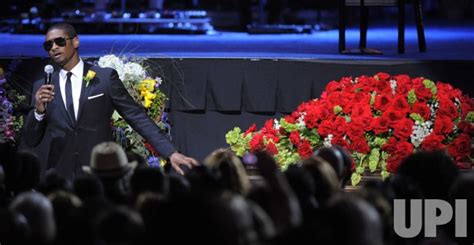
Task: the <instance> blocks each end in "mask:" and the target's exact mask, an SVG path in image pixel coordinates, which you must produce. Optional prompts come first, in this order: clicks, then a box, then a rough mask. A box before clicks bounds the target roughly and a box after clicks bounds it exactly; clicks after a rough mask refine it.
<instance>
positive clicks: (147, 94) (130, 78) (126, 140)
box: [88, 55, 170, 166]
mask: <svg viewBox="0 0 474 245" xmlns="http://www.w3.org/2000/svg"><path fill="white" fill-rule="evenodd" d="M145 61H146V60H145V59H143V58H134V59H131V58H125V57H117V56H115V55H105V56H102V57H100V58H99V60H98V62H97V65H99V66H100V67H110V68H113V69H115V70H116V71H117V73H118V75H119V78H120V80H122V82H123V84H124V86H125V88H127V90H128V92H129V94H130V95H131V96H132V98H133V99H134V100H135V101H136V102H137V103H140V104H141V105H143V107H144V108H145V110H146V112H147V114H148V116H149V117H150V118H152V119H153V120H154V121H155V123H156V124H157V125H158V127H159V128H160V129H161V130H163V131H165V132H166V133H167V134H168V135H169V130H170V125H169V124H168V123H167V115H166V113H165V112H164V106H165V103H166V101H167V100H168V97H167V96H166V95H165V94H164V93H163V92H162V91H160V89H159V87H160V85H161V83H162V79H161V78H160V77H156V78H152V77H150V75H149V74H148V72H147V69H148V68H149V67H146V66H145ZM88 75H89V74H88ZM94 75H95V74H94ZM112 125H113V127H114V133H115V138H116V141H117V142H118V143H120V144H121V145H122V146H123V147H124V148H125V149H126V150H133V151H135V152H137V153H139V154H140V155H143V156H148V162H149V163H150V165H152V166H155V165H163V164H164V160H163V159H160V158H158V154H157V152H155V151H154V149H153V148H152V147H151V146H150V145H149V144H148V143H147V142H146V141H145V140H144V139H143V138H142V137H141V136H140V135H139V134H138V133H136V132H135V131H134V130H133V129H132V127H131V126H130V125H129V124H128V123H127V122H126V121H125V120H124V119H123V118H122V116H120V114H118V113H117V112H114V114H113V116H112Z"/></svg>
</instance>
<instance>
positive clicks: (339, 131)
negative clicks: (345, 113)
mask: <svg viewBox="0 0 474 245" xmlns="http://www.w3.org/2000/svg"><path fill="white" fill-rule="evenodd" d="M333 125H334V129H333V132H332V134H333V135H334V136H338V135H340V136H342V135H344V134H345V133H346V131H347V122H346V118H344V117H336V120H334V124H333Z"/></svg>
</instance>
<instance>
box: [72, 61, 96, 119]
mask: <svg viewBox="0 0 474 245" xmlns="http://www.w3.org/2000/svg"><path fill="white" fill-rule="evenodd" d="M91 68H92V65H90V64H88V63H86V62H84V73H83V76H86V75H87V72H88V71H89V70H90V69H91ZM94 79H96V78H93V79H92V80H91V81H90V82H89V86H86V82H85V81H82V88H81V96H80V97H79V111H78V113H77V120H76V122H79V120H80V118H81V115H82V111H83V109H84V106H85V104H86V103H87V98H88V97H89V93H90V90H91V89H90V88H91V86H92V82H93V81H94Z"/></svg>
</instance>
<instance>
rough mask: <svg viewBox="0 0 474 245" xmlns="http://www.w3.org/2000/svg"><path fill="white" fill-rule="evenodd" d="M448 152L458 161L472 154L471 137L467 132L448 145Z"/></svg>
mask: <svg viewBox="0 0 474 245" xmlns="http://www.w3.org/2000/svg"><path fill="white" fill-rule="evenodd" d="M448 152H449V154H450V155H451V156H452V157H453V158H454V159H456V160H457V161H461V160H463V158H465V157H468V156H469V155H470V154H471V137H469V135H467V134H460V135H459V136H458V137H457V138H456V139H455V140H454V141H453V143H451V144H450V145H449V146H448Z"/></svg>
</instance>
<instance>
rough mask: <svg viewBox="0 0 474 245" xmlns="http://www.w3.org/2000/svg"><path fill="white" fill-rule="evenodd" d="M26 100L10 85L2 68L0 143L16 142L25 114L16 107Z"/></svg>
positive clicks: (0, 76)
mask: <svg viewBox="0 0 474 245" xmlns="http://www.w3.org/2000/svg"><path fill="white" fill-rule="evenodd" d="M25 100H26V97H25V96H24V95H19V94H18V93H17V91H16V90H14V89H12V88H11V87H10V86H8V83H7V80H6V78H5V75H4V71H3V69H2V68H0V143H1V144H3V143H8V144H13V145H14V144H16V143H17V141H16V138H17V132H19V131H20V130H21V128H22V127H23V115H20V114H18V113H16V110H15V109H16V108H17V107H18V105H20V104H21V103H22V102H23V101H25Z"/></svg>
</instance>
